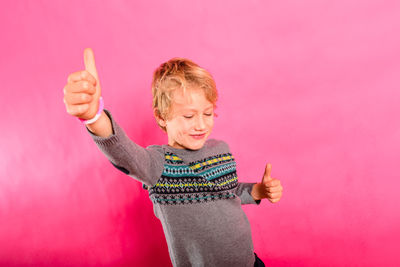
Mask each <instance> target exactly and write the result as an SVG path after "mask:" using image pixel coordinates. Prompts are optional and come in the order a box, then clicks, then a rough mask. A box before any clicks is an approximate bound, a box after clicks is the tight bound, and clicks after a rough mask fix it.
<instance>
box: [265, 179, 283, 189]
mask: <svg viewBox="0 0 400 267" xmlns="http://www.w3.org/2000/svg"><path fill="white" fill-rule="evenodd" d="M280 185H281V181H279V180H278V179H272V178H271V180H269V181H267V182H266V183H265V186H266V187H275V186H280Z"/></svg>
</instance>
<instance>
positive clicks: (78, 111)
mask: <svg viewBox="0 0 400 267" xmlns="http://www.w3.org/2000/svg"><path fill="white" fill-rule="evenodd" d="M66 108H67V113H68V114H70V115H72V116H80V115H82V114H84V113H85V112H87V111H88V109H89V104H82V105H66Z"/></svg>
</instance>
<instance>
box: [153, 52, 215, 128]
mask: <svg viewBox="0 0 400 267" xmlns="http://www.w3.org/2000/svg"><path fill="white" fill-rule="evenodd" d="M190 88H200V89H203V90H204V93H205V95H206V98H207V100H208V101H210V102H211V103H212V104H213V105H214V107H215V106H216V102H217V99H218V92H217V88H216V85H215V81H214V79H213V77H212V76H211V74H210V73H209V72H208V71H207V70H205V69H203V68H201V67H200V66H199V65H197V64H196V63H194V62H193V61H191V60H189V59H185V58H173V59H170V60H169V61H167V62H165V63H163V64H161V65H160V66H159V67H158V68H157V69H156V70H155V71H154V74H153V82H152V84H151V89H152V94H153V109H154V112H155V115H156V116H159V117H160V118H162V119H166V118H167V117H168V114H169V111H170V107H171V102H172V93H173V92H174V91H175V90H177V89H182V90H183V92H186V90H188V89H190ZM157 123H158V120H157ZM158 125H159V126H160V128H161V129H163V130H164V131H165V127H163V126H161V125H160V124H159V123H158Z"/></svg>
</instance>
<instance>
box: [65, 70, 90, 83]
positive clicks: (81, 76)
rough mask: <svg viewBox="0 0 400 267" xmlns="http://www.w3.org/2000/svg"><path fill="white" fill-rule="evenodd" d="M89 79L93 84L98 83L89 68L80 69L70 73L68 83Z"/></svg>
mask: <svg viewBox="0 0 400 267" xmlns="http://www.w3.org/2000/svg"><path fill="white" fill-rule="evenodd" d="M82 80H85V81H88V82H90V83H91V84H93V85H96V78H95V77H94V76H93V75H92V74H90V73H89V72H88V71H87V70H80V71H77V72H73V73H71V74H70V75H68V79H67V81H68V83H74V82H79V81H82Z"/></svg>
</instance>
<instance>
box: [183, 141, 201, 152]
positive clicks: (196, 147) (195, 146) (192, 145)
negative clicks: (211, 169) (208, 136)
mask: <svg viewBox="0 0 400 267" xmlns="http://www.w3.org/2000/svg"><path fill="white" fill-rule="evenodd" d="M205 142H206V140H204V141H202V142H196V143H195V144H193V143H192V144H190V145H188V146H186V148H187V149H190V150H199V149H201V148H202V147H203V146H204V143H205Z"/></svg>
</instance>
